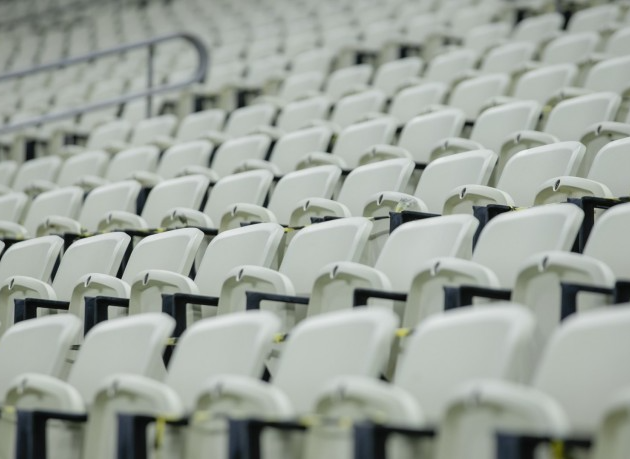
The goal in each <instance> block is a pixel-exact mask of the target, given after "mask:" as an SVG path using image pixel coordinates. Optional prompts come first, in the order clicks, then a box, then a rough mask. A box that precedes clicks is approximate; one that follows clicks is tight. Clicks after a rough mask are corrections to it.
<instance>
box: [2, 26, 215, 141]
mask: <svg viewBox="0 0 630 459" xmlns="http://www.w3.org/2000/svg"><path fill="white" fill-rule="evenodd" d="M176 39H183V40H185V41H187V42H189V43H190V44H191V45H192V46H193V47H194V48H195V50H196V51H197V55H198V57H199V60H198V62H197V68H196V69H195V72H194V73H193V74H192V75H191V77H190V78H188V79H186V80H183V81H181V82H176V83H169V84H163V85H160V86H155V87H154V86H153V60H154V54H155V46H156V45H158V44H160V43H164V42H166V41H171V40H176ZM138 48H147V49H148V52H149V60H148V67H147V89H145V90H142V91H136V92H132V93H128V94H125V95H122V96H119V97H114V98H111V99H106V100H104V101H100V102H95V103H93V104H87V105H83V106H80V107H75V108H72V109H69V110H66V111H62V112H57V113H49V114H46V115H42V116H38V117H36V118H31V119H28V120H24V121H21V122H19V123H15V124H9V125H6V126H2V127H0V135H2V134H7V133H10V132H14V131H17V130H20V129H23V128H27V127H32V126H37V125H40V124H44V123H48V122H51V121H58V120H62V119H66V118H72V117H73V116H77V115H81V114H83V113H86V112H92V111H96V110H101V109H103V108H107V107H111V106H112V105H119V104H123V103H126V102H129V101H132V100H136V99H141V98H145V97H146V98H147V117H149V116H150V114H151V112H152V103H153V97H152V96H153V95H154V94H160V93H164V92H168V91H172V90H175V89H180V88H184V87H186V86H190V85H192V84H194V83H198V82H201V81H203V80H204V78H205V75H206V70H207V68H208V62H209V57H208V51H207V50H206V47H205V46H204V44H203V42H202V41H201V40H200V39H199V38H198V37H197V36H195V35H193V34H189V33H185V32H180V33H173V34H169V35H162V36H158V37H154V38H150V39H148V40H142V41H138V42H135V43H130V44H126V45H121V46H116V47H114V48H108V49H105V50H102V51H95V52H93V53H89V54H85V55H83V56H78V57H71V58H68V59H63V60H60V61H57V62H53V63H50V64H44V65H39V66H37V67H32V68H30V69H26V70H19V71H16V72H11V73H5V74H4V75H0V81H6V80H11V79H15V78H21V77H24V76H28V75H32V74H35V73H39V72H45V71H47V70H53V69H58V68H63V67H68V66H70V65H75V64H80V63H82V62H88V61H92V60H95V59H98V58H100V57H103V56H110V55H112V54H122V53H125V52H127V51H130V50H133V49H138Z"/></svg>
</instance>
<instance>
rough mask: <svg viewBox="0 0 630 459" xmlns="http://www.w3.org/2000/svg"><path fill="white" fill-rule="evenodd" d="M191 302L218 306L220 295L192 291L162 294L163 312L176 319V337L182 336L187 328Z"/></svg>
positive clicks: (174, 333) (174, 334)
mask: <svg viewBox="0 0 630 459" xmlns="http://www.w3.org/2000/svg"><path fill="white" fill-rule="evenodd" d="M189 304H198V305H201V306H214V307H217V306H219V297H217V296H205V295H195V294H192V293H175V294H162V312H164V313H165V314H168V315H169V316H171V317H173V318H174V319H175V331H174V332H173V336H175V337H180V336H181V334H182V333H183V332H184V330H185V329H186V307H187V306H188V305H189Z"/></svg>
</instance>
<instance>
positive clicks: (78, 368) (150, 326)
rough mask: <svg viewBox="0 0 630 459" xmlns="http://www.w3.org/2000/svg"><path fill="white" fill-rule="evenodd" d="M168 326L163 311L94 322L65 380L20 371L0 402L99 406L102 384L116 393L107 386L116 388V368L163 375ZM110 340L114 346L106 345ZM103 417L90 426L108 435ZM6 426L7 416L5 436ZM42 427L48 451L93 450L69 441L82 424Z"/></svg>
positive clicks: (78, 409) (75, 453)
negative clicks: (95, 363)
mask: <svg viewBox="0 0 630 459" xmlns="http://www.w3.org/2000/svg"><path fill="white" fill-rule="evenodd" d="M173 326H174V323H173V320H172V319H171V318H170V317H167V316H165V315H163V314H143V315H141V316H137V317H126V318H121V319H116V320H112V321H108V322H107V323H104V324H99V325H98V326H97V327H95V328H94V329H92V330H91V331H90V333H89V334H88V335H87V336H86V339H85V342H84V344H83V346H82V348H81V351H80V352H79V356H78V358H77V361H76V362H75V364H74V365H73V367H72V370H71V372H70V375H69V376H68V379H67V381H62V380H60V379H57V378H54V377H51V376H48V375H41V374H36V373H24V374H22V375H21V376H20V377H19V378H17V379H15V380H14V381H13V383H12V385H11V387H10V388H9V390H8V393H7V398H6V402H7V403H10V404H11V405H13V406H17V407H23V408H22V409H26V410H36V409H47V410H50V411H54V412H56V413H59V414H60V415H64V414H84V415H85V414H87V413H89V412H90V410H91V409H95V408H96V407H98V406H99V403H100V398H101V397H103V396H106V394H105V395H104V394H103V393H102V391H103V392H104V389H106V388H109V389H110V392H111V393H113V394H115V393H117V390H113V388H114V387H117V385H116V384H115V382H116V378H115V377H116V375H117V374H119V373H125V374H129V375H138V376H145V377H149V378H153V379H158V380H159V379H160V378H162V377H163V376H164V374H165V369H164V363H163V362H162V355H161V354H162V351H163V349H164V345H165V343H166V340H167V338H168V337H169V336H170V334H171V331H172V330H173ZM112 343H116V345H115V346H112ZM94 362H98V365H94ZM119 389H121V390H122V389H123V388H122V387H120V388H119ZM31 397H33V398H35V397H36V398H37V401H29V400H31ZM105 421H106V422H101V423H100V424H97V426H95V427H97V428H98V430H99V431H100V433H101V434H106V432H109V433H110V434H109V436H108V438H111V436H112V433H111V432H112V431H114V430H115V425H114V423H113V422H112V421H113V419H111V418H110V419H106V420H105ZM11 427H12V426H11V424H10V423H9V420H7V422H6V423H5V429H3V430H4V432H3V434H4V436H5V438H9V437H8V435H9V432H10V430H12V429H11ZM49 429H50V430H49ZM7 430H8V431H9V432H7ZM47 430H48V433H47V435H48V436H49V438H50V440H49V442H48V445H49V448H50V449H49V450H48V455H49V456H56V455H59V456H58V457H83V455H84V454H94V450H93V451H91V452H88V451H81V450H80V449H79V448H76V447H73V446H72V445H73V444H74V442H77V441H80V438H81V431H82V429H79V430H77V429H76V428H73V426H72V424H63V423H60V424H57V428H55V429H54V430H53V429H52V428H48V429H47ZM91 435H93V433H92V432H88V435H87V438H86V441H85V443H87V444H86V445H85V446H86V448H87V447H88V446H89V445H90V444H91V441H93V440H92V438H91ZM66 442H71V443H66ZM99 449H101V448H99ZM101 450H102V449H101ZM56 457H57V456H56ZM101 457H106V456H101Z"/></svg>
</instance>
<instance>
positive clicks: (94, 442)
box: [84, 311, 279, 457]
mask: <svg viewBox="0 0 630 459" xmlns="http://www.w3.org/2000/svg"><path fill="white" fill-rule="evenodd" d="M278 329H279V321H278V319H276V318H275V317H274V316H273V314H271V313H268V312H262V311H259V312H248V313H238V314H232V315H230V316H226V317H221V318H217V319H213V320H205V321H203V322H201V323H197V324H195V325H193V326H192V327H191V328H190V329H188V330H187V331H186V332H185V333H184V335H183V336H182V337H181V338H180V339H179V340H178V343H177V347H176V350H175V352H174V354H173V357H172V359H171V361H170V364H169V370H168V374H167V376H166V379H165V380H164V382H157V381H154V380H152V379H150V378H145V377H138V376H133V377H132V376H128V375H126V374H119V375H117V376H116V382H117V384H118V386H119V387H121V388H124V389H125V390H124V392H123V391H119V392H116V393H111V394H108V396H104V397H103V396H101V397H100V398H97V402H96V403H95V405H94V406H93V408H92V409H91V410H90V421H89V423H88V426H87V431H86V435H85V440H86V443H88V445H86V446H85V447H84V451H90V454H92V453H91V452H93V451H101V452H102V456H101V457H110V456H111V455H113V454H114V445H116V444H121V442H122V443H123V444H124V441H125V440H130V439H132V441H133V442H137V443H138V444H142V443H143V442H144V440H145V438H143V437H144V435H140V434H139V435H137V436H136V435H133V436H129V437H126V438H121V437H118V440H117V441H116V437H117V435H116V430H114V429H113V428H110V429H108V430H107V431H105V432H103V431H97V430H96V428H97V427H101V428H102V427H103V425H104V424H105V423H109V424H113V419H112V420H110V419H108V418H110V417H112V416H113V415H114V413H115V412H117V413H118V414H120V413H129V414H131V413H139V412H142V413H143V415H145V416H146V415H149V413H153V414H154V415H156V416H159V415H161V414H162V412H163V411H164V410H165V409H166V407H168V411H169V412H170V413H173V414H174V413H179V414H180V415H182V416H189V415H190V414H191V413H192V410H193V408H194V407H195V402H196V399H195V397H196V395H197V393H198V392H200V390H201V389H202V387H204V386H205V384H206V382H207V381H208V380H209V379H211V378H213V377H222V376H224V375H231V376H240V377H248V378H257V377H259V376H260V375H261V374H262V370H263V362H264V358H265V355H266V354H267V353H268V351H269V348H270V345H271V343H272V339H273V336H274V334H275V333H276V332H277V331H278ZM208 350H209V351H210V352H207V351H208ZM200 351H203V355H204V357H203V364H202V365H199V352H200ZM123 394H124V395H123ZM121 397H122V398H121ZM179 430H184V429H170V428H169V432H167V435H172V436H174V437H175V438H174V439H173V438H171V441H173V440H174V441H177V433H178V431H179ZM184 432H185V430H184ZM184 439H185V437H183V438H181V439H180V440H179V441H183V440H184ZM167 441H168V440H167ZM182 446H183V445H182ZM163 448H167V446H163ZM171 452H172V453H175V452H174V451H171ZM181 454H183V452H182V453H181Z"/></svg>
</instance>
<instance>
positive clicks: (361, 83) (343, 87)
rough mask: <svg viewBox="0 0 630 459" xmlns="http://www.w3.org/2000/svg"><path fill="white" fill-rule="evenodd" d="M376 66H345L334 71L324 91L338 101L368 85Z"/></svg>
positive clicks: (334, 100)
mask: <svg viewBox="0 0 630 459" xmlns="http://www.w3.org/2000/svg"><path fill="white" fill-rule="evenodd" d="M373 72H374V68H373V67H372V66H371V65H368V64H359V65H353V66H350V67H344V68H341V69H338V70H335V71H334V72H332V73H331V74H330V75H329V76H328V79H327V80H326V83H325V84H324V89H323V93H324V94H325V95H326V96H327V97H329V98H330V99H331V100H332V101H333V102H336V101H338V100H339V99H341V98H342V97H344V96H345V95H348V94H350V93H351V92H354V91H356V90H357V88H363V87H366V86H367V84H368V82H369V81H370V78H371V77H372V73H373Z"/></svg>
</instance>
